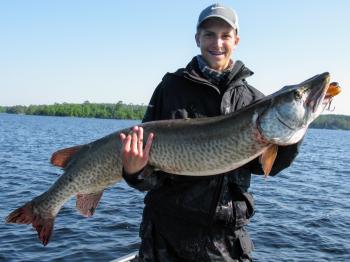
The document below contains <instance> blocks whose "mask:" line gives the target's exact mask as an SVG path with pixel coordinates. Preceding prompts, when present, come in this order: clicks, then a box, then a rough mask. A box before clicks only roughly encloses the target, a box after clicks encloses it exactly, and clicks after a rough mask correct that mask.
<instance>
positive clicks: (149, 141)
mask: <svg viewBox="0 0 350 262" xmlns="http://www.w3.org/2000/svg"><path fill="white" fill-rule="evenodd" d="M153 138H154V134H153V133H150V134H149V135H148V138H147V142H146V146H145V150H144V155H143V156H144V158H145V159H147V158H148V156H149V151H150V150H151V146H152V142H153Z"/></svg>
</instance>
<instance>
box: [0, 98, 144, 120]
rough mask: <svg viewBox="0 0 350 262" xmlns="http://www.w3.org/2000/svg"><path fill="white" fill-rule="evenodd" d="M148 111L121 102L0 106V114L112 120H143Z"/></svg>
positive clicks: (141, 106)
mask: <svg viewBox="0 0 350 262" xmlns="http://www.w3.org/2000/svg"><path fill="white" fill-rule="evenodd" d="M145 111H146V106H145V105H134V104H125V103H123V102H122V101H119V102H118V103H116V104H101V103H90V102H89V101H85V102H84V103H83V104H71V103H62V104H58V103H55V104H53V105H30V106H21V105H17V106H8V107H3V106H0V113H8V114H25V115H43V116H75V117H94V118H111V119H135V120H136V119H142V118H143V115H144V113H145Z"/></svg>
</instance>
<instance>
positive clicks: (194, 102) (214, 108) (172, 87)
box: [124, 58, 297, 245]
mask: <svg viewBox="0 0 350 262" xmlns="http://www.w3.org/2000/svg"><path fill="white" fill-rule="evenodd" d="M252 74H253V73H252V72H251V71H250V70H249V69H248V68H247V67H245V66H244V64H243V63H242V62H241V61H236V62H235V64H234V67H233V69H232V71H231V72H230V74H229V75H228V77H227V79H226V80H225V81H224V82H223V83H220V85H219V86H215V85H213V84H211V83H210V82H208V81H207V80H206V79H204V77H203V75H202V74H201V72H200V70H199V68H198V64H197V60H196V59H195V58H194V59H193V60H192V61H191V62H190V63H189V64H188V66H187V67H186V68H183V69H179V70H178V71H177V72H175V73H167V74H166V75H165V76H164V77H163V79H162V81H161V83H160V84H159V85H158V86H157V88H156V89H155V91H154V94H153V96H152V98H151V101H150V104H149V106H148V108H147V111H146V114H145V116H144V119H143V122H147V121H153V120H162V119H175V118H197V117H213V116H218V115H223V114H228V113H230V112H233V111H236V110H238V109H240V108H242V107H244V106H246V105H249V104H251V103H252V102H254V101H256V100H258V99H259V98H262V97H263V94H262V93H261V92H259V91H258V90H257V89H255V88H254V87H252V86H250V85H249V84H248V83H247V82H246V80H245V79H246V78H247V77H249V76H251V75H252ZM155 135H157V134H155ZM296 154H297V146H289V147H284V148H282V147H280V148H279V156H278V157H277V159H276V163H275V165H274V167H273V170H272V172H271V173H272V175H275V174H276V173H278V172H279V171H280V170H282V169H283V168H285V167H287V166H289V165H290V163H291V162H292V160H293V159H294V157H295V156H296ZM280 155H281V156H282V157H280ZM252 173H255V174H262V173H263V172H262V169H261V166H260V164H259V163H258V160H257V159H256V160H253V161H252V162H250V163H248V164H246V165H245V166H243V167H241V168H238V169H236V170H233V171H231V172H227V173H225V174H220V175H215V176H207V177H193V176H192V177H191V176H177V175H172V174H167V173H164V172H161V171H158V172H154V173H152V175H149V176H146V177H145V178H143V179H139V178H138V179H137V178H136V176H133V177H131V176H127V175H124V178H125V180H126V181H127V183H128V184H129V185H130V186H132V187H134V188H136V189H139V190H142V191H149V192H148V193H147V195H146V197H145V204H146V207H145V213H146V214H147V215H146V216H145V213H144V219H151V220H152V219H153V220H155V221H156V224H157V230H159V231H160V232H161V234H162V235H163V236H165V237H168V238H171V239H174V243H175V241H176V240H175V239H178V240H179V241H180V240H184V239H186V238H188V239H191V238H195V236H193V234H195V235H197V241H198V237H199V236H200V234H202V231H203V228H210V227H211V225H213V224H217V223H219V224H220V223H222V224H224V225H229V226H230V227H232V228H240V227H242V226H244V225H245V224H246V223H248V219H249V217H250V216H251V215H252V214H253V212H254V207H253V201H252V197H251V195H250V194H249V193H247V190H248V188H249V186H250V178H251V174H252ZM229 203H233V207H232V206H231V207H230V205H228V204H229ZM242 203H243V204H242ZM227 206H228V207H229V208H227ZM181 225H182V226H181ZM183 225H190V226H186V229H185V231H186V233H184V232H181V233H180V232H178V234H181V235H179V236H178V237H176V236H174V234H176V232H177V231H184V227H183ZM141 231H142V228H141ZM141 237H142V232H141ZM179 245H180V244H179Z"/></svg>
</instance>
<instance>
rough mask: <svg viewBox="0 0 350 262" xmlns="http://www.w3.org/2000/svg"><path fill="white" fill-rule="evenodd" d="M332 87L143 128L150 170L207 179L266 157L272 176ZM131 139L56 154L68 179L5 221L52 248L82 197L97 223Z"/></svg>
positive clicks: (280, 94)
mask: <svg viewBox="0 0 350 262" xmlns="http://www.w3.org/2000/svg"><path fill="white" fill-rule="evenodd" d="M328 84H329V74H328V73H323V74H320V75H316V76H314V77H312V78H310V79H308V80H306V81H304V82H302V83H300V84H298V85H293V86H286V87H284V88H282V89H281V90H279V91H277V92H275V93H274V94H272V95H270V96H267V97H265V98H263V99H261V100H259V101H258V102H256V103H254V104H251V105H249V106H247V107H245V108H243V109H241V110H239V111H236V112H235V113H232V114H229V115H226V116H218V117H212V118H200V119H182V120H163V121H154V122H149V123H144V124H142V125H141V126H142V127H143V128H144V133H145V136H148V134H149V133H151V132H153V133H154V134H155V136H154V140H153V143H152V147H151V151H150V156H149V162H148V165H149V166H152V167H153V168H155V169H159V170H163V171H165V172H169V173H172V174H178V175H194V176H204V175H216V174H220V173H223V172H226V171H230V170H232V169H235V168H238V167H240V166H242V165H244V164H245V163H248V162H249V161H251V160H252V159H255V158H256V157H258V156H260V159H261V161H262V162H261V163H262V167H263V170H264V172H265V174H268V173H269V170H271V167H272V164H273V160H274V157H275V155H276V152H277V151H276V150H275V148H276V147H277V145H289V144H294V143H296V142H298V141H299V140H300V139H301V138H302V137H303V136H304V134H305V132H306V130H307V128H308V126H309V124H310V123H311V122H312V121H313V120H314V119H315V118H316V117H317V116H318V115H319V114H320V113H321V112H322V110H323V109H324V108H325V107H326V105H327V103H328V102H327V101H329V100H331V99H332V94H333V93H335V92H333V93H332V94H330V93H329V94H327V96H325V94H326V91H327V88H328ZM325 97H326V98H325ZM327 99H328V100H327ZM130 132H132V128H131V127H130V128H126V129H123V130H120V131H117V132H115V133H113V134H110V135H108V136H106V137H104V138H101V139H99V140H96V141H94V142H92V143H89V144H86V145H81V146H76V147H71V148H67V149H63V150H59V151H57V152H55V153H54V154H53V156H52V159H51V161H52V163H53V164H54V165H56V166H59V167H62V168H64V174H63V175H62V176H60V177H59V178H58V179H57V181H56V182H55V183H54V184H53V185H52V186H51V187H50V188H49V189H48V190H47V191H46V192H44V193H43V194H42V195H40V196H38V197H36V198H34V199H33V200H31V201H29V202H27V203H26V204H25V205H23V206H22V207H20V208H18V209H16V210H15V211H13V212H12V213H10V214H9V216H8V217H7V218H6V222H7V223H22V224H23V223H24V224H32V225H33V227H34V228H35V229H36V230H37V232H38V237H39V239H40V240H41V241H42V243H43V244H44V245H47V244H48V242H49V240H50V237H51V234H52V230H53V225H54V220H55V217H56V215H57V213H58V212H59V210H60V209H61V207H62V206H63V204H64V203H65V202H66V201H68V199H69V198H71V197H72V196H74V195H76V196H77V208H78V210H79V211H80V213H81V214H82V215H84V216H91V215H92V214H93V213H94V211H95V209H96V207H97V204H98V201H99V200H100V198H101V195H102V192H103V190H104V189H105V188H106V187H109V186H111V185H113V184H115V183H116V182H118V181H119V180H121V179H122V159H121V152H120V151H121V147H122V144H121V141H120V137H119V136H120V133H125V134H128V133H130ZM271 159H272V161H271Z"/></svg>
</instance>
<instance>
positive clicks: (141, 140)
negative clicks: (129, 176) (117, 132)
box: [138, 127, 143, 157]
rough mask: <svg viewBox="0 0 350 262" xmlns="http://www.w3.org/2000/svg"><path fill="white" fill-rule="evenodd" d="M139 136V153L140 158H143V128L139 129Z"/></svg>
mask: <svg viewBox="0 0 350 262" xmlns="http://www.w3.org/2000/svg"><path fill="white" fill-rule="evenodd" d="M138 136H139V137H138V138H139V141H138V151H139V155H140V157H142V155H143V128H142V127H139V132H138Z"/></svg>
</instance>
